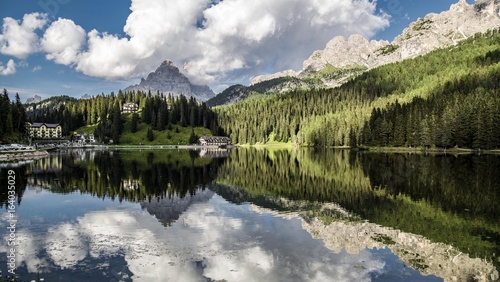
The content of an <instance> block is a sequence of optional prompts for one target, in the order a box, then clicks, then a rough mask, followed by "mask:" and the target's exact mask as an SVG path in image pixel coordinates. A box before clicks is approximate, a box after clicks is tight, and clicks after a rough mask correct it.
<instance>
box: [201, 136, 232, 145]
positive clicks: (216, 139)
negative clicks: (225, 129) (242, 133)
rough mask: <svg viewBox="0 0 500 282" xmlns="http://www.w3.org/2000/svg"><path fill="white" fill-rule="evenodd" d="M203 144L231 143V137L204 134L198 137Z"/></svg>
mask: <svg viewBox="0 0 500 282" xmlns="http://www.w3.org/2000/svg"><path fill="white" fill-rule="evenodd" d="M198 142H200V144H201V145H202V146H211V145H212V146H222V145H231V138H229V137H226V136H202V137H200V139H198Z"/></svg>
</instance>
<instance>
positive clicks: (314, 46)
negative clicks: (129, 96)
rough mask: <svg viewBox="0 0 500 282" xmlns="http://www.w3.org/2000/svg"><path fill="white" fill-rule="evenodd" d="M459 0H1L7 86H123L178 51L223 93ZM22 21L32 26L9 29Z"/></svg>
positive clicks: (194, 73) (35, 89) (383, 35)
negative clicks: (343, 40)
mask: <svg viewBox="0 0 500 282" xmlns="http://www.w3.org/2000/svg"><path fill="white" fill-rule="evenodd" d="M456 2H457V0H440V1H432V2H431V1H416V0H406V1H404V0H379V1H378V2H376V4H375V2H371V1H368V0H361V1H350V0H338V1H332V0H275V1H271V2H269V0H255V1H243V0H225V1H219V0H189V1H188V0H133V1H131V0H129V1H126V0H106V1H97V0H85V1H78V0H24V1H19V0H0V19H1V20H2V22H0V25H1V26H0V27H2V29H1V30H0V74H2V75H0V88H6V89H7V90H8V91H9V93H11V98H12V97H13V95H14V94H15V93H16V92H18V93H19V94H20V96H21V98H22V100H23V101H25V100H26V98H28V97H32V96H33V95H34V94H38V95H40V96H42V97H43V98H46V97H48V96H55V95H70V96H74V97H81V96H82V95H84V94H89V95H97V94H99V93H109V92H111V91H115V92H116V91H118V90H119V89H123V88H125V87H126V86H128V85H130V84H135V83H138V82H139V80H140V77H143V76H147V74H148V73H149V72H151V71H154V69H155V68H156V67H157V66H159V65H160V63H161V62H162V61H163V60H165V59H171V60H173V61H174V63H175V64H176V65H177V66H179V67H183V68H184V69H183V72H185V73H186V75H188V77H189V78H190V79H191V80H193V81H194V82H196V83H200V84H201V83H203V84H205V83H206V84H209V85H210V86H211V87H212V88H213V89H214V91H215V92H216V93H218V92H220V91H222V90H223V89H224V88H225V87H227V86H229V85H231V84H235V83H242V84H248V82H249V79H250V78H251V77H253V76H256V75H260V74H265V73H274V72H278V71H281V70H284V69H290V68H291V69H295V70H300V69H301V67H302V62H303V61H304V60H305V59H307V57H309V55H310V54H311V53H312V52H313V51H314V50H318V49H323V48H324V46H325V44H326V43H327V42H328V41H329V40H330V39H332V38H333V37H334V36H337V35H344V36H348V35H350V34H352V33H360V34H362V35H364V36H365V37H369V38H371V39H384V40H389V41H391V40H392V39H393V38H394V37H395V36H396V35H398V34H399V33H400V32H401V31H402V30H403V29H404V28H405V27H406V26H407V25H408V23H409V22H412V21H415V20H416V19H417V18H418V17H423V16H425V15H426V14H427V13H430V12H436V13H439V12H441V11H444V10H448V9H449V7H450V5H451V4H454V3H456ZM468 2H469V3H472V2H473V1H472V0H469V1H468ZM306 3H307V4H306ZM34 13H38V14H34ZM25 15H31V16H29V17H26V16H25ZM9 18H10V19H9ZM311 19H313V20H311ZM15 27H17V28H22V30H23V33H21V32H10V33H9V30H11V31H12V30H13V28H15ZM16 43H17V44H20V45H18V46H20V47H16V45H15V44H16ZM28 43H29V44H28ZM23 44H24V45H26V44H28V45H30V48H27V49H26V50H24V49H25V48H24V47H23ZM2 47H3V48H2ZM16 48H17V49H16Z"/></svg>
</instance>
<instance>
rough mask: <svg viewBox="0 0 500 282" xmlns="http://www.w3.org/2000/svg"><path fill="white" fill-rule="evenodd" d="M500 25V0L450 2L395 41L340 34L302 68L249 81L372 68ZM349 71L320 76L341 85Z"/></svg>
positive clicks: (329, 84) (325, 83)
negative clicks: (335, 70)
mask: <svg viewBox="0 0 500 282" xmlns="http://www.w3.org/2000/svg"><path fill="white" fill-rule="evenodd" d="M498 26H500V0H476V1H475V3H474V4H473V5H470V4H468V3H467V2H466V1H465V0H459V1H458V3H456V4H453V5H451V7H450V9H449V10H448V11H444V12H442V13H440V14H436V13H430V14H428V15H426V16H425V17H424V18H420V19H418V20H417V21H415V22H413V23H410V25H409V26H408V27H407V28H406V29H404V30H403V32H402V33H401V34H400V35H399V36H397V37H396V38H395V39H394V40H393V41H392V42H388V41H384V40H379V41H377V40H371V41H369V40H367V39H365V38H363V37H362V36H360V35H352V36H350V37H349V38H348V39H347V40H346V39H345V38H344V37H343V36H337V37H335V38H333V39H332V40H331V41H330V42H328V43H327V45H326V47H325V49H323V50H318V51H315V52H313V54H312V55H311V56H310V57H309V58H308V59H307V60H305V61H304V63H303V69H302V70H300V71H294V70H286V71H282V72H279V73H276V74H271V75H261V76H257V77H255V78H253V79H252V81H251V84H250V85H255V84H257V83H261V82H263V81H269V80H274V79H276V78H279V77H285V76H289V77H297V78H310V77H311V76H314V75H315V73H317V72H320V71H322V70H324V69H325V68H332V67H333V68H336V69H340V70H341V69H344V68H347V69H352V68H358V69H360V70H361V69H364V70H369V69H371V68H375V67H378V66H381V65H385V64H388V63H393V62H398V61H402V60H405V59H410V58H414V57H417V56H420V55H425V54H427V53H429V52H431V51H433V50H435V49H437V48H444V47H448V46H453V45H455V44H456V43H458V42H459V41H461V40H463V39H466V38H467V37H469V36H472V35H474V34H476V33H478V32H486V31H487V30H489V29H492V28H495V27H498ZM360 72H362V71H357V72H356V71H354V72H350V73H348V75H340V76H338V75H334V76H332V77H330V78H329V77H326V78H325V77H321V80H322V82H323V87H335V86H338V85H341V84H342V83H343V82H344V81H346V80H347V79H348V78H349V77H350V76H352V75H356V74H358V73H360Z"/></svg>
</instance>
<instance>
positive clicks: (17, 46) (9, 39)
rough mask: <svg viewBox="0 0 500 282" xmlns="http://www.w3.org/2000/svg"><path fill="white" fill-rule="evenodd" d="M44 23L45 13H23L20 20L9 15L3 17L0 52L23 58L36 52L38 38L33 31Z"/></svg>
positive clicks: (45, 20)
mask: <svg viewBox="0 0 500 282" xmlns="http://www.w3.org/2000/svg"><path fill="white" fill-rule="evenodd" d="M46 23H47V15H46V14H41V13H31V14H25V15H24V17H23V20H22V22H21V21H17V20H15V19H13V18H10V17H7V18H4V19H3V26H2V34H0V53H1V54H4V55H9V56H14V57H16V58H19V59H25V58H27V57H28V56H29V55H30V54H32V53H35V52H38V51H39V50H40V47H39V38H38V35H37V34H36V32H35V31H36V30H37V29H41V28H43V27H44V26H45V24H46Z"/></svg>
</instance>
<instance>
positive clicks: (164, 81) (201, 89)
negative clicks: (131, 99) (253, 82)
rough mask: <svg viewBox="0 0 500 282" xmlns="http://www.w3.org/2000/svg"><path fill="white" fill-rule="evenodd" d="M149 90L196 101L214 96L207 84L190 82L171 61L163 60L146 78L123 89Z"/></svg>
mask: <svg viewBox="0 0 500 282" xmlns="http://www.w3.org/2000/svg"><path fill="white" fill-rule="evenodd" d="M139 90H140V91H146V92H147V91H149V90H151V92H152V93H155V92H157V91H159V92H160V93H163V94H165V95H167V94H168V93H171V94H172V95H174V96H179V95H181V94H183V95H185V96H190V97H194V98H196V100H198V101H206V100H208V99H210V98H212V97H215V94H214V92H213V91H212V90H211V89H210V88H209V87H208V86H207V85H194V84H191V82H190V81H189V79H188V78H187V77H186V76H185V75H183V74H182V73H181V72H180V71H179V68H177V67H176V66H175V65H174V64H173V63H172V61H168V60H167V61H164V62H163V63H162V64H161V65H160V67H158V68H157V69H156V71H155V72H152V73H150V74H149V75H148V77H147V78H146V79H144V78H142V79H141V82H140V83H139V84H136V85H132V86H129V87H127V88H125V91H139Z"/></svg>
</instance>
